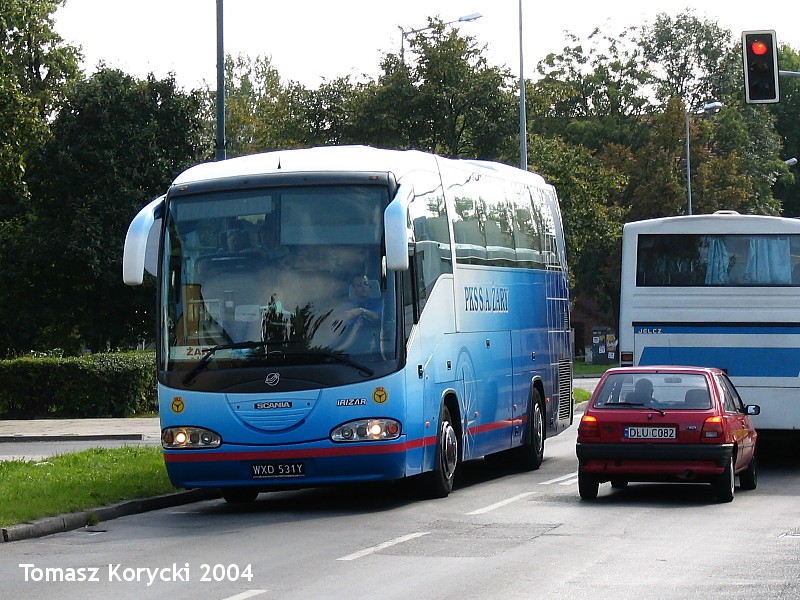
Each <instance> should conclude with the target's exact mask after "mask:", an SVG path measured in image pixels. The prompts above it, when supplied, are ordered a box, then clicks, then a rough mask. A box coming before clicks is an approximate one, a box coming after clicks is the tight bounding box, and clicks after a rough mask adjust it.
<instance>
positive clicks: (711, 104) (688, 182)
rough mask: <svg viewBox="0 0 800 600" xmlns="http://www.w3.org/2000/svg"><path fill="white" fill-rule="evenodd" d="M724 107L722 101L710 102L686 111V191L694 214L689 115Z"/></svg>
mask: <svg viewBox="0 0 800 600" xmlns="http://www.w3.org/2000/svg"><path fill="white" fill-rule="evenodd" d="M721 108H722V102H709V103H708V104H706V105H704V106H701V107H700V108H696V109H694V110H687V111H686V193H687V196H688V208H689V210H688V212H687V214H690V215H691V214H692V158H691V150H690V143H689V117H690V116H692V115H695V116H698V117H699V116H702V115H705V114H709V113H717V112H719V111H720V109H721Z"/></svg>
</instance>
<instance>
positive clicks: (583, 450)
mask: <svg viewBox="0 0 800 600" xmlns="http://www.w3.org/2000/svg"><path fill="white" fill-rule="evenodd" d="M576 452H577V455H578V462H579V465H580V470H581V471H583V472H584V473H592V474H595V475H606V476H611V475H619V476H631V478H634V477H637V478H638V477H639V476H641V477H642V478H644V477H645V476H648V478H649V477H650V476H651V477H653V478H660V477H666V478H669V477H677V478H680V479H684V480H691V479H694V478H702V477H711V476H714V475H719V474H721V473H722V472H723V470H724V468H725V466H726V465H727V464H728V463H729V462H730V459H731V457H732V456H733V444H713V445H712V444H708V445H706V444H681V445H668V444H639V443H636V444H592V443H588V444H587V443H579V444H578V445H577V448H576Z"/></svg>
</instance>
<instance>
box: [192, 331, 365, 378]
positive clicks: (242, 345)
mask: <svg viewBox="0 0 800 600" xmlns="http://www.w3.org/2000/svg"><path fill="white" fill-rule="evenodd" d="M284 343H285V342H276V341H272V342H256V341H252V340H251V341H247V342H237V343H234V344H218V345H217V346H213V347H212V348H209V349H208V350H206V353H205V354H204V355H203V358H201V359H200V362H198V363H197V364H196V365H195V366H194V368H193V369H192V370H191V371H189V372H188V373H187V374H186V377H184V378H183V385H189V384H190V383H192V382H193V381H194V379H195V377H197V374H198V373H199V372H200V371H202V370H203V369H205V368H206V367H207V366H208V363H209V362H211V357H212V356H214V354H215V353H216V352H218V351H219V350H244V349H247V348H266V347H268V346H270V345H271V344H275V345H279V344H284ZM278 356H282V357H286V356H323V357H325V358H332V359H333V360H335V361H336V362H338V363H341V364H343V365H347V366H349V367H353V368H354V369H357V370H358V371H360V372H361V373H363V374H365V375H367V376H372V375H374V374H375V371H373V370H372V369H370V368H369V367H367V366H365V365H362V364H361V363H357V362H355V361H352V360H350V359H349V358H348V357H347V356H346V355H344V356H343V355H340V354H335V353H333V352H328V351H327V350H316V351H314V352H295V351H286V350H273V351H272V352H269V353H268V354H267V357H268V358H269V357H272V358H275V357H278Z"/></svg>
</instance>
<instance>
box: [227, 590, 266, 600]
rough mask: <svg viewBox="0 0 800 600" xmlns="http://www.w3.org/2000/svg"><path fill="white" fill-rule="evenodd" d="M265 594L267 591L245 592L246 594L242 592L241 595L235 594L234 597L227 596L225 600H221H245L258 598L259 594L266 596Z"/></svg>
mask: <svg viewBox="0 0 800 600" xmlns="http://www.w3.org/2000/svg"><path fill="white" fill-rule="evenodd" d="M266 593H267V590H247V591H246V592H242V593H241V594H236V595H235V596H229V597H227V598H223V599H222V600H247V598H252V597H254V596H260V595H261V594H266Z"/></svg>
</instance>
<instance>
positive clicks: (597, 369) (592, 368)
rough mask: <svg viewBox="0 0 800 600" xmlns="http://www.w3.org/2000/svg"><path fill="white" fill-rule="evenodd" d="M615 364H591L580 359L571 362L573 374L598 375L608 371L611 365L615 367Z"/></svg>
mask: <svg viewBox="0 0 800 600" xmlns="http://www.w3.org/2000/svg"><path fill="white" fill-rule="evenodd" d="M616 366H617V365H592V364H586V363H585V362H582V361H575V362H573V363H572V374H573V375H596V376H598V377H599V376H600V375H602V374H603V373H605V372H606V371H608V370H609V369H610V368H611V367H616Z"/></svg>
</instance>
